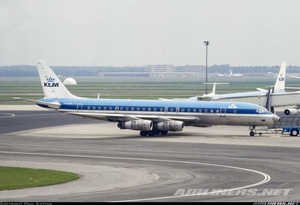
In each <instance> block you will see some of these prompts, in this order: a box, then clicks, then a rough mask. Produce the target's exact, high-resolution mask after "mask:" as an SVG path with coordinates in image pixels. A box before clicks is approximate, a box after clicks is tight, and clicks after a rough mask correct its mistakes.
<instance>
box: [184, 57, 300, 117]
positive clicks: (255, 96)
mask: <svg viewBox="0 0 300 205" xmlns="http://www.w3.org/2000/svg"><path fill="white" fill-rule="evenodd" d="M289 77H294V78H297V77H296V76H289ZM285 79H286V61H283V62H282V64H281V67H280V70H279V73H278V76H277V78H276V82H275V85H274V86H273V87H270V88H269V90H266V89H262V88H257V90H258V91H250V92H243V93H229V94H215V95H211V96H210V98H207V97H205V96H203V95H202V96H197V97H191V98H188V99H187V100H198V101H202V100H211V101H223V100H232V101H233V100H238V101H240V102H251V103H255V104H259V105H262V106H264V107H265V108H267V109H268V110H270V111H272V112H273V113H274V111H275V110H274V108H275V107H283V106H291V107H287V108H286V109H285V110H284V113H285V115H297V114H298V113H299V109H300V101H299V99H300V91H295V92H287V91H286V90H285ZM297 89H299V88H297Z"/></svg>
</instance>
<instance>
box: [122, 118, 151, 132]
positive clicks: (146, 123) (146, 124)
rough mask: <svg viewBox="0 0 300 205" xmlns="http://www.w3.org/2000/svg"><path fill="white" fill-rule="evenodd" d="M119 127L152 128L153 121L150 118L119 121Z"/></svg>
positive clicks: (145, 129) (132, 128)
mask: <svg viewBox="0 0 300 205" xmlns="http://www.w3.org/2000/svg"><path fill="white" fill-rule="evenodd" d="M118 127H119V128H120V129H131V130H142V131H149V130H152V127H153V122H152V121H150V120H133V121H127V122H119V123H118Z"/></svg>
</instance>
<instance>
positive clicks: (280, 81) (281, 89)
mask: <svg viewBox="0 0 300 205" xmlns="http://www.w3.org/2000/svg"><path fill="white" fill-rule="evenodd" d="M285 75H286V62H285V61H283V62H282V64H281V67H280V70H279V73H278V76H277V79H276V82H275V85H274V90H273V93H286V92H285ZM256 89H257V91H249V92H242V93H228V94H214V95H210V96H209V98H208V97H207V96H205V95H202V96H199V95H198V96H197V98H195V97H191V98H188V99H189V100H212V101H216V100H224V99H226V100H228V99H230V100H232V99H240V98H243V99H244V100H248V99H247V98H253V97H255V98H258V97H263V96H266V95H267V93H268V92H269V91H268V90H266V89H262V88H256Z"/></svg>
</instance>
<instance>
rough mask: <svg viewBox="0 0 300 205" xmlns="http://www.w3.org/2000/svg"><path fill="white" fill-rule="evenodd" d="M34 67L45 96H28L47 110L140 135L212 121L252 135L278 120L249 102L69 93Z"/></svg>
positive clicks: (46, 68)
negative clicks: (244, 129)
mask: <svg viewBox="0 0 300 205" xmlns="http://www.w3.org/2000/svg"><path fill="white" fill-rule="evenodd" d="M37 70H38V73H39V76H40V80H41V84H42V88H43V92H44V96H45V97H44V98H43V99H39V100H30V99H27V100H29V101H33V102H35V103H36V104H37V105H38V106H40V107H43V108H47V109H50V110H55V111H59V112H63V113H67V114H71V115H75V116H81V117H84V118H92V119H97V120H105V121H110V122H116V123H117V127H119V128H120V129H131V130H137V131H140V135H141V136H147V135H148V136H154V135H157V134H162V135H166V134H167V133H168V132H169V131H182V130H183V128H184V127H185V126H196V127H210V126H213V125H239V126H249V129H250V133H249V134H250V136H254V135H255V128H256V126H270V125H274V124H275V123H277V122H278V121H279V120H280V118H279V117H278V116H277V115H276V114H273V113H271V112H269V111H268V110H267V109H266V108H264V107H262V106H259V105H256V104H252V103H243V102H234V103H232V102H211V101H204V102H198V101H197V102H193V101H161V100H129V99H128V100H126V99H91V98H82V97H78V96H75V95H73V94H72V93H70V92H69V90H68V89H67V88H66V87H65V86H64V85H63V83H62V82H61V81H60V79H59V78H58V77H57V75H56V74H55V73H54V72H53V70H52V69H51V68H50V67H49V66H48V65H47V64H46V63H45V61H38V62H37ZM24 100H26V99H24Z"/></svg>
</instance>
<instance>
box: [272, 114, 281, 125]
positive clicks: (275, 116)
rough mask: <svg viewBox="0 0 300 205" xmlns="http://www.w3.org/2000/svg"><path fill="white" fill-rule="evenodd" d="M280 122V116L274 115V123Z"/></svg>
mask: <svg viewBox="0 0 300 205" xmlns="http://www.w3.org/2000/svg"><path fill="white" fill-rule="evenodd" d="M279 121H280V117H279V116H278V115H274V116H273V122H274V123H277V122H279Z"/></svg>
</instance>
